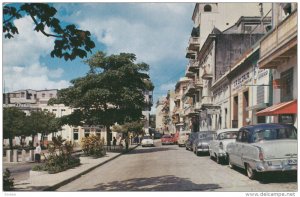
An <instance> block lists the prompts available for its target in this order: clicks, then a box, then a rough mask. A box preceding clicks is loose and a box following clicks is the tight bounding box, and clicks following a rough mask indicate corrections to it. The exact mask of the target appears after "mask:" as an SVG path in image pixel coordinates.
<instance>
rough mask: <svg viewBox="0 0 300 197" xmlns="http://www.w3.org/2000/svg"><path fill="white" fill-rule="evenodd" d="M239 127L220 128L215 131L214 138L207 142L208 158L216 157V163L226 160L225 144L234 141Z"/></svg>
mask: <svg viewBox="0 0 300 197" xmlns="http://www.w3.org/2000/svg"><path fill="white" fill-rule="evenodd" d="M238 131H239V129H237V128H231V129H220V130H218V131H217V133H216V135H215V136H214V139H213V140H212V141H211V142H210V144H209V155H210V158H216V161H217V163H222V162H223V161H228V158H227V155H228V154H227V152H226V149H227V145H228V144H229V143H231V142H235V139H236V136H237V133H238Z"/></svg>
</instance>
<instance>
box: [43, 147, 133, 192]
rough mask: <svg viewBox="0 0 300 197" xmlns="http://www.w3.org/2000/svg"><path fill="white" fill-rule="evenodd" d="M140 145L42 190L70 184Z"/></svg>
mask: <svg viewBox="0 0 300 197" xmlns="http://www.w3.org/2000/svg"><path fill="white" fill-rule="evenodd" d="M138 146H139V145H136V146H134V147H132V148H130V149H129V150H128V151H126V152H123V153H120V154H118V155H116V156H114V157H112V158H110V159H108V160H106V161H104V162H102V163H99V164H97V165H95V166H93V167H91V168H89V169H87V170H85V171H83V172H81V173H79V174H77V175H75V176H73V177H71V178H68V179H66V180H64V181H61V182H59V183H57V184H55V185H53V186H49V187H46V188H44V189H42V190H41V191H55V190H56V189H58V188H60V187H61V186H64V185H66V184H68V183H70V182H72V181H74V180H76V179H78V178H79V177H81V176H82V175H84V174H87V173H89V172H90V171H92V170H94V169H95V168H97V167H99V166H102V165H104V164H106V163H108V162H110V161H112V160H114V159H116V158H118V157H120V156H121V155H123V154H126V153H128V152H130V151H132V150H134V149H136V148H137V147H138Z"/></svg>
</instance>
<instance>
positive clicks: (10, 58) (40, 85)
mask: <svg viewBox="0 0 300 197" xmlns="http://www.w3.org/2000/svg"><path fill="white" fill-rule="evenodd" d="M15 25H16V27H17V28H18V30H19V34H18V35H15V36H14V38H12V39H3V57H2V58H3V79H4V80H5V86H6V88H8V89H6V90H9V91H13V90H18V89H27V88H31V89H45V88H48V89H50V88H58V89H60V88H64V87H67V86H68V85H69V82H67V81H65V80H56V81H54V80H53V78H60V77H61V76H62V74H63V69H61V68H58V69H49V68H48V67H47V66H46V65H45V64H42V63H40V58H41V57H43V56H46V55H49V54H50V52H51V50H52V48H53V44H54V38H52V37H46V36H44V35H42V34H41V33H38V32H35V31H34V26H33V22H32V20H31V19H30V17H28V16H27V17H24V18H21V19H18V20H15ZM46 31H47V32H50V30H49V29H47V28H46Z"/></svg>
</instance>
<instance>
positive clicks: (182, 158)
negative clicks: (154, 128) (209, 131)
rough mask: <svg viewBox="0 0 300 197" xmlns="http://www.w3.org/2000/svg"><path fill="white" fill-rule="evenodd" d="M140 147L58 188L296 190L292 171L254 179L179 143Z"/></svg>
mask: <svg viewBox="0 0 300 197" xmlns="http://www.w3.org/2000/svg"><path fill="white" fill-rule="evenodd" d="M155 145H156V146H155V147H149V148H148V147H147V148H146V147H144V148H143V147H138V148H137V149H135V150H133V151H132V152H130V153H129V154H126V155H123V156H121V157H119V158H117V159H115V160H113V161H111V162H109V163H107V164H105V165H103V166H101V167H99V168H97V169H95V170H93V171H91V172H90V173H88V174H86V175H84V176H82V177H80V178H79V179H77V180H75V181H73V182H71V183H69V184H67V185H65V186H63V187H61V188H59V189H58V191H69V192H71V191H244V192H246V191H249V192H251V191H269V192H270V191H290V192H291V191H296V190H297V179H296V177H291V176H288V175H282V174H277V175H270V174H268V175H267V176H264V177H263V178H261V179H260V180H259V181H257V180H250V179H248V177H247V176H246V175H245V172H244V171H243V170H239V169H235V170H232V169H230V168H229V167H228V166H227V165H218V164H217V163H216V162H215V161H213V160H211V159H210V158H209V156H207V155H205V156H198V157H197V156H196V155H195V154H194V153H192V152H190V151H187V150H185V148H180V147H178V146H177V145H167V146H162V145H161V143H160V141H159V140H156V142H155Z"/></svg>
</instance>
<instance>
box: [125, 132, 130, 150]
mask: <svg viewBox="0 0 300 197" xmlns="http://www.w3.org/2000/svg"><path fill="white" fill-rule="evenodd" d="M125 145H126V151H128V147H129V136H128V132H126V138H125Z"/></svg>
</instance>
